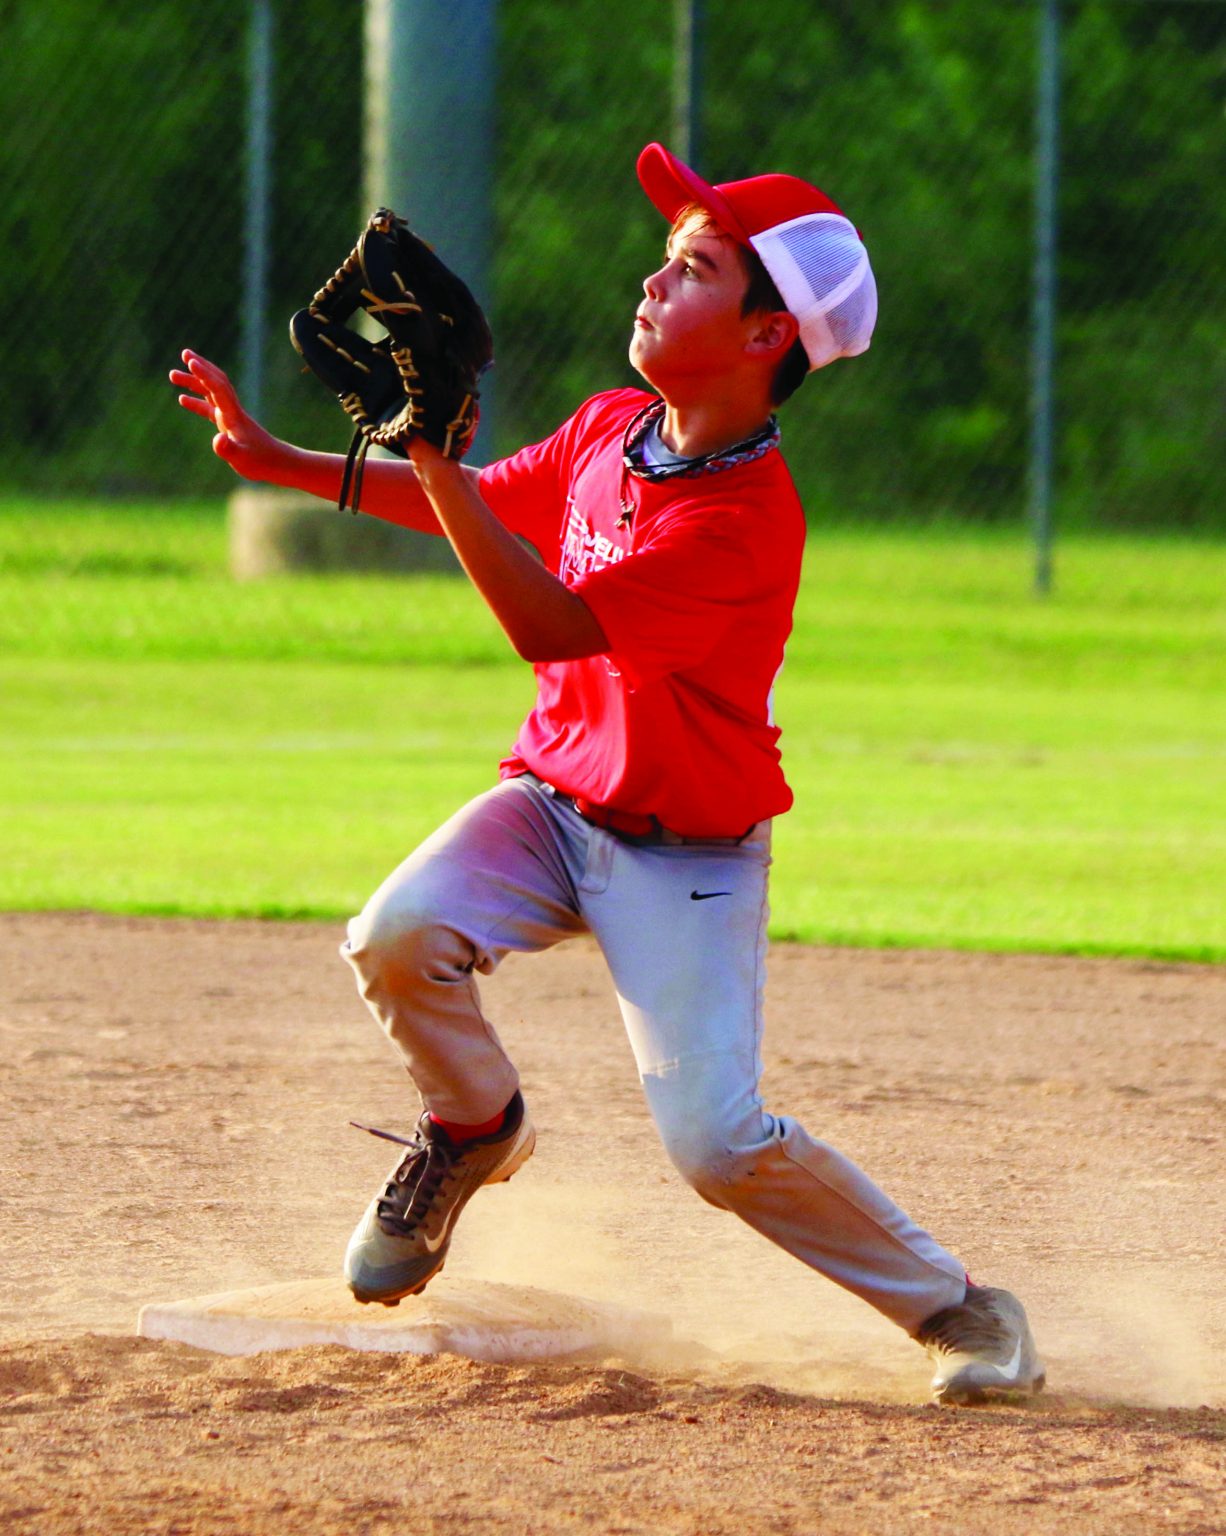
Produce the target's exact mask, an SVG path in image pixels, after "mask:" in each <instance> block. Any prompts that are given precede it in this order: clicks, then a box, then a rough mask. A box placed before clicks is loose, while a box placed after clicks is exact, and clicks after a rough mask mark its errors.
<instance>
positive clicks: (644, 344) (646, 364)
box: [629, 330, 660, 388]
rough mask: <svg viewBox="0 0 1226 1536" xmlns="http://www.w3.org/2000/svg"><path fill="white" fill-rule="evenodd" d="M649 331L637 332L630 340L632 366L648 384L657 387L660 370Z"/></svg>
mask: <svg viewBox="0 0 1226 1536" xmlns="http://www.w3.org/2000/svg"><path fill="white" fill-rule="evenodd" d="M650 335H651V333H650V332H649V331H637V330H636V331H635V333H634V335H633V336H631V338H630V351H629V358H630V366H631V367H632V368H633V369H634V371H635V372H636V373H638V374H641V375H642V377H643V378H644V379H646V381H647V382H648V384H650V385H652V386H653V388H654V387H657V375H658V374H659V373H660V369H659V368H658V367H657V366H656V365H657V363H658V361H659V360H658V358H657V357H656V354H655V351H654V349H653V348H652V346H651V343H650Z"/></svg>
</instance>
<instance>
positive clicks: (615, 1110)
mask: <svg viewBox="0 0 1226 1536" xmlns="http://www.w3.org/2000/svg"><path fill="white" fill-rule="evenodd" d="M340 937H341V932H340V928H339V926H338V925H326V924H304V925H274V924H259V923H226V924H223V923H191V922H185V921H177V920H176V921H157V920H147V919H123V918H102V917H95V916H90V915H71V914H68V915H9V916H5V917H0V1039H2V1041H3V1045H4V1050H3V1052H0V1076H2V1077H3V1081H4V1085H5V1089H6V1103H7V1113H6V1114H5V1116H4V1117H3V1121H2V1122H0V1167H2V1168H3V1192H2V1200H0V1232H2V1236H3V1245H2V1247H0V1276H2V1277H3V1285H2V1287H0V1527H2V1528H3V1529H4V1531H5V1532H6V1536H7V1533H9V1532H12V1533H14V1536H15V1533H19V1532H20V1533H26V1532H30V1533H34V1532H38V1533H40V1536H55V1533H61V1532H63V1533H67V1532H91V1533H92V1532H98V1533H102V1532H105V1533H108V1536H135V1533H138V1532H139V1533H144V1532H152V1531H159V1532H162V1531H164V1532H184V1533H187V1532H191V1533H221V1532H227V1533H235V1532H241V1533H251V1536H265V1533H271V1532H273V1531H276V1532H278V1533H281V1532H285V1531H287V1530H289V1531H293V1532H295V1533H299V1532H301V1533H319V1536H325V1533H326V1536H334V1533H335V1536H341V1533H345V1536H352V1533H372V1536H375V1533H378V1536H383V1533H392V1532H407V1531H412V1532H414V1533H431V1532H440V1533H441V1532H444V1531H446V1532H448V1533H449V1536H450V1533H457V1532H473V1533H478V1532H480V1533H489V1536H503V1533H512V1532H515V1533H519V1532H531V1533H552V1532H572V1531H574V1532H578V1531H592V1532H606V1531H607V1532H634V1533H637V1532H648V1531H650V1532H652V1533H655V1536H724V1533H729V1536H731V1533H733V1532H735V1533H737V1536H740V1533H742V1532H744V1531H745V1530H753V1531H761V1532H770V1533H810V1532H822V1533H830V1536H844V1533H851V1532H872V1533H878V1532H891V1531H911V1530H917V1531H918V1530H923V1531H943V1530H948V1531H958V1532H960V1533H965V1532H972V1533H973V1532H978V1531H989V1530H990V1531H992V1532H994V1533H1004V1536H1012V1533H1022V1532H1025V1533H1028V1536H1030V1533H1039V1536H1045V1533H1049V1532H1050V1533H1055V1532H1061V1533H1065V1532H1073V1533H1077V1536H1087V1533H1092V1532H1099V1531H1102V1532H1104V1533H1106V1532H1112V1533H1116V1532H1138V1533H1139V1532H1146V1533H1148V1532H1153V1531H1177V1532H1182V1533H1209V1532H1220V1531H1224V1530H1226V1515H1224V1514H1223V1509H1224V1506H1226V1315H1224V1311H1223V1302H1222V1297H1223V1294H1224V1293H1226V1263H1224V1262H1223V1260H1224V1255H1226V1236H1224V1234H1226V1178H1224V1174H1226V1158H1224V1156H1223V1148H1224V1146H1226V1140H1224V1138H1223V1109H1224V1107H1226V1061H1224V1057H1226V970H1224V969H1223V968H1221V967H1197V966H1190V965H1160V964H1148V963H1143V962H1132V961H1083V960H1073V959H1047V958H1042V957H1030V956H1027V957H1001V956H992V955H960V954H941V953H912V952H903V951H896V952H889V951H886V952H870V951H852V950H821V949H804V948H798V947H789V946H780V947H777V948H776V950H775V951H774V954H773V956H772V970H771V979H770V983H769V985H768V1027H767V1039H766V1052H765V1055H766V1063H767V1071H766V1082H765V1088H766V1098H767V1104H768V1107H769V1108H771V1109H773V1110H775V1111H776V1112H780V1113H782V1112H787V1113H790V1114H795V1115H796V1116H798V1117H799V1118H800V1119H802V1120H803V1121H804V1123H805V1124H806V1125H807V1126H808V1127H809V1128H810V1130H812V1131H813V1132H814V1134H816V1135H819V1136H822V1137H823V1138H825V1139H827V1140H829V1141H831V1142H833V1143H834V1144H835V1145H836V1146H838V1147H840V1148H841V1149H842V1150H843V1151H845V1152H847V1153H848V1154H850V1155H851V1156H852V1157H854V1158H855V1159H856V1160H857V1161H858V1162H859V1163H861V1165H862V1166H864V1167H865V1168H866V1169H867V1170H868V1171H869V1172H870V1173H871V1174H873V1175H874V1176H875V1177H876V1178H877V1179H878V1180H879V1182H881V1183H882V1184H883V1185H884V1186H885V1187H886V1188H887V1189H888V1190H889V1191H890V1192H891V1193H892V1194H894V1195H895V1196H896V1197H897V1198H898V1199H899V1200H900V1201H901V1203H902V1204H903V1205H904V1206H905V1207H906V1208H907V1209H908V1210H909V1211H910V1212H911V1214H913V1215H914V1216H915V1217H916V1218H917V1219H919V1220H920V1221H922V1222H923V1223H924V1224H925V1225H926V1226H928V1227H929V1228H931V1229H932V1230H933V1231H934V1232H935V1233H936V1235H937V1236H938V1237H939V1238H940V1239H941V1240H942V1241H943V1242H945V1243H946V1244H947V1245H948V1246H950V1247H951V1248H953V1249H954V1250H955V1251H956V1252H958V1253H959V1254H960V1255H961V1257H962V1258H963V1259H964V1260H965V1262H966V1263H967V1264H968V1266H969V1267H970V1270H971V1272H972V1274H973V1275H974V1276H975V1278H976V1279H978V1280H980V1281H982V1282H984V1283H994V1284H1003V1285H1006V1286H1009V1287H1010V1288H1012V1289H1015V1290H1016V1291H1018V1292H1019V1293H1020V1294H1021V1295H1022V1296H1023V1298H1024V1299H1025V1301H1026V1303H1027V1306H1028V1309H1029V1311H1030V1314H1031V1320H1032V1323H1033V1324H1034V1328H1035V1333H1036V1336H1037V1338H1038V1340H1039V1344H1040V1347H1041V1349H1042V1350H1043V1352H1044V1354H1045V1355H1046V1357H1047V1362H1048V1369H1049V1381H1050V1390H1049V1392H1048V1393H1047V1394H1046V1395H1045V1396H1044V1397H1043V1398H1041V1399H1039V1400H1037V1401H1036V1402H1035V1403H1034V1404H1032V1405H1028V1406H1025V1407H1020V1406H1008V1407H998V1408H994V1409H990V1410H972V1409H963V1410H939V1409H936V1408H934V1407H931V1406H928V1405H927V1404H926V1382H927V1376H928V1374H929V1373H928V1369H927V1365H926V1361H925V1359H924V1356H923V1354H922V1352H921V1351H920V1350H919V1349H918V1348H917V1347H916V1346H915V1345H914V1344H912V1343H911V1342H910V1341H909V1340H907V1339H906V1338H905V1337H903V1336H902V1335H901V1334H900V1333H899V1332H898V1331H897V1330H896V1329H894V1328H892V1327H891V1326H890V1325H889V1324H887V1323H885V1322H884V1321H882V1320H881V1319H879V1318H878V1317H876V1316H875V1314H873V1313H871V1312H870V1311H869V1310H868V1309H866V1308H865V1307H864V1306H863V1305H862V1304H860V1303H858V1302H856V1301H854V1299H852V1298H850V1297H848V1296H845V1295H843V1294H842V1293H840V1292H839V1291H837V1290H836V1289H835V1288H834V1287H832V1286H831V1285H829V1284H827V1283H826V1282H824V1281H822V1280H821V1279H819V1278H818V1277H816V1276H813V1275H811V1274H809V1273H808V1272H807V1271H806V1270H804V1269H803V1268H802V1267H801V1266H800V1265H798V1264H797V1263H796V1262H795V1261H794V1260H791V1259H789V1258H787V1257H786V1256H785V1255H783V1254H781V1253H778V1252H776V1251H774V1250H772V1249H770V1248H769V1247H768V1246H767V1245H766V1244H765V1243H764V1242H763V1241H762V1240H761V1239H760V1238H757V1237H755V1236H754V1234H752V1233H750V1232H749V1231H748V1230H747V1229H744V1228H742V1227H741V1226H740V1225H739V1224H738V1223H737V1222H736V1221H735V1220H734V1218H732V1217H729V1216H727V1215H723V1214H721V1213H719V1212H717V1211H715V1210H713V1209H711V1208H710V1207H707V1206H705V1205H703V1204H702V1202H700V1201H699V1200H698V1198H697V1197H696V1196H695V1195H693V1194H692V1193H691V1192H690V1191H689V1190H688V1189H687V1188H686V1187H685V1186H684V1185H683V1184H682V1183H681V1181H680V1180H679V1179H678V1177H677V1176H676V1175H675V1173H674V1172H673V1171H672V1169H671V1168H670V1166H669V1164H668V1162H667V1159H666V1158H665V1155H664V1153H663V1152H662V1150H661V1149H660V1147H659V1146H658V1144H657V1142H656V1140H655V1137H654V1133H653V1131H652V1129H651V1125H650V1122H649V1120H648V1118H647V1114H646V1110H645V1108H644V1106H643V1103H642V1099H641V1096H640V1092H639V1088H638V1084H637V1081H636V1078H635V1073H634V1067H633V1063H632V1060H631V1057H630V1052H629V1048H628V1046H627V1045H626V1043H625V1040H624V1037H623V1034H622V1031H621V1027H620V1022H619V1020H618V1017H617V1010H616V1005H615V1001H614V999H613V996H612V994H611V991H610V988H609V984H608V982H607V979H606V977H605V974H604V971H603V968H602V965H601V961H600V957H599V955H598V953H597V952H596V951H595V949H594V948H593V947H592V946H591V945H590V944H587V943H583V942H579V943H573V944H567V945H564V946H562V947H561V948H560V949H558V950H556V951H554V952H553V953H551V954H549V955H546V956H541V957H534V958H517V959H512V960H511V961H509V962H508V963H507V964H506V966H505V967H504V968H503V970H502V971H501V972H500V973H499V975H498V976H497V977H495V978H493V979H492V980H491V981H489V982H488V983H486V984H485V988H484V990H485V996H486V999H487V1004H488V1011H489V1013H490V1015H491V1017H492V1018H493V1020H494V1021H495V1023H496V1024H497V1026H498V1028H499V1031H500V1033H501V1034H502V1036H503V1038H504V1039H505V1040H506V1042H507V1044H508V1046H509V1048H510V1049H511V1051H512V1054H513V1055H514V1056H515V1058H516V1059H517V1061H518V1063H519V1065H520V1068H521V1071H522V1074H523V1079H524V1089H525V1094H526V1096H527V1097H528V1098H529V1100H530V1102H531V1104H532V1107H533V1112H534V1116H535V1118H536V1120H537V1123H538V1126H539V1128H540V1132H541V1138H540V1142H539V1146H538V1151H537V1154H536V1156H535V1158H534V1159H533V1161H532V1162H531V1164H529V1166H528V1167H527V1169H525V1170H524V1172H523V1173H522V1174H520V1175H519V1176H518V1177H517V1178H516V1180H515V1181H514V1183H512V1184H511V1185H509V1186H507V1187H505V1188H502V1189H495V1190H489V1191H485V1192H483V1193H482V1194H481V1196H480V1197H479V1198H478V1199H477V1200H476V1201H475V1202H474V1203H473V1205H472V1206H471V1207H470V1208H469V1209H468V1211H466V1212H465V1215H464V1218H463V1221H462V1223H461V1226H460V1228H459V1232H458V1236H457V1237H456V1240H455V1245H454V1248H453V1252H452V1258H451V1261H450V1264H449V1267H448V1270H447V1271H446V1273H445V1274H444V1275H442V1276H441V1277H440V1278H439V1279H438V1280H437V1281H436V1282H435V1284H436V1286H438V1287H440V1288H441V1287H444V1286H446V1284H447V1283H448V1279H449V1277H452V1276H468V1277H470V1278H482V1279H490V1280H498V1281H502V1282H506V1283H509V1284H524V1285H532V1286H541V1287H546V1288H549V1289H553V1290H556V1291H560V1292H564V1293H567V1294H573V1295H580V1296H587V1297H592V1298H595V1299H597V1300H601V1301H615V1302H622V1303H624V1304H627V1305H632V1306H635V1307H642V1308H646V1309H648V1310H650V1311H653V1312H657V1313H665V1314H667V1315H668V1316H669V1317H671V1319H672V1321H673V1324H674V1334H675V1339H676V1343H675V1346H674V1347H673V1348H671V1349H670V1350H667V1351H660V1350H653V1351H651V1352H646V1351H645V1352H644V1353H643V1355H642V1357H641V1358H624V1359H619V1360H569V1361H558V1362H551V1363H548V1364H540V1365H490V1364H478V1363H475V1362H472V1361H468V1360H463V1359H460V1358H457V1357H451V1356H442V1355H440V1356H428V1357H410V1356H386V1355H366V1354H356V1353H352V1352H348V1351H345V1350H342V1349H339V1348H309V1349H303V1350H297V1351H291V1352H287V1353H284V1354H275V1355H274V1354H270V1355H262V1356H254V1357H251V1358H248V1359H227V1358H224V1357H219V1356H215V1355H209V1354H205V1353H202V1352H199V1351H196V1350H192V1349H189V1348H187V1347H185V1346H182V1345H176V1344H166V1343H153V1342H150V1341H146V1340H139V1339H136V1338H135V1337H133V1336H132V1333H133V1329H134V1327H135V1321H136V1314H137V1311H138V1309H139V1307H140V1305H141V1304H142V1303H143V1302H147V1301H164V1300H171V1299H174V1298H177V1297H184V1296H191V1295H197V1294H203V1293H206V1292H214V1291H219V1290H225V1289H229V1288H233V1287H238V1286H246V1285H257V1284H265V1283H268V1282H272V1281H279V1280H289V1279H298V1278H306V1277H310V1276H316V1275H327V1274H330V1273H333V1272H334V1271H335V1269H336V1267H337V1265H338V1263H339V1259H340V1255H341V1253H342V1252H343V1249H344V1245H345V1241H346V1239H347V1237H348V1234H349V1231H350V1228H351V1227H352V1225H353V1222H354V1221H355V1220H356V1217H357V1216H358V1214H359V1213H360V1211H361V1209H362V1207H363V1206H364V1204H365V1202H366V1200H367V1199H368V1198H369V1196H370V1194H371V1192H372V1190H373V1189H374V1187H375V1185H376V1184H377V1183H378V1182H379V1180H380V1178H381V1177H382V1176H383V1175H384V1174H385V1173H386V1171H387V1165H388V1163H389V1161H390V1159H389V1155H388V1149H386V1148H385V1147H384V1146H383V1145H382V1144H380V1143H377V1142H375V1141H373V1140H372V1139H371V1138H369V1137H365V1136H362V1135H360V1134H359V1133H358V1132H356V1131H353V1130H350V1129H349V1128H348V1125H347V1122H348V1120H350V1119H351V1118H352V1119H358V1120H363V1121H365V1122H367V1123H371V1124H377V1125H387V1126H389V1127H390V1128H393V1129H396V1128H400V1129H407V1128H408V1127H409V1126H410V1124H411V1122H412V1119H413V1118H414V1115H415V1109H416V1102H415V1099H414V1096H413V1095H412V1092H411V1089H410V1086H409V1084H408V1082H407V1080H406V1079H405V1078H404V1077H403V1074H402V1073H401V1072H400V1071H399V1069H398V1067H397V1066H396V1064H395V1061H394V1058H393V1056H392V1054H391V1051H390V1048H389V1047H388V1046H387V1045H386V1044H385V1043H384V1042H383V1040H382V1038H381V1036H380V1035H379V1033H378V1031H377V1030H376V1028H375V1026H374V1025H373V1024H372V1023H371V1022H370V1021H369V1019H368V1018H367V1016H366V1014H365V1011H364V1009H363V1008H362V1006H361V1004H360V1002H359V1000H358V998H357V996H356V993H355V992H354V990H353V986H352V981H351V979H350V974H349V972H348V969H347V967H345V966H344V965H343V964H342V963H341V962H340V960H339V959H338V958H337V955H336V946H337V944H338V942H339V940H340Z"/></svg>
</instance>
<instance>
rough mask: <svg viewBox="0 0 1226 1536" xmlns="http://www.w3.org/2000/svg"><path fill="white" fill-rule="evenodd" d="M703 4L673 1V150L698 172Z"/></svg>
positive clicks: (700, 151) (698, 1) (691, 0)
mask: <svg viewBox="0 0 1226 1536" xmlns="http://www.w3.org/2000/svg"><path fill="white" fill-rule="evenodd" d="M704 11H705V4H704V0H674V27H673V141H672V144H671V146H670V147H671V149H672V151H673V153H674V154H675V155H677V156H678V158H679V159H681V160H684V161H685V163H686V164H687V165H689V166H693V168H694V169H695V170H698V168H699V162H700V160H701V159H702V61H703V33H704V30H705V28H704V21H705V16H704Z"/></svg>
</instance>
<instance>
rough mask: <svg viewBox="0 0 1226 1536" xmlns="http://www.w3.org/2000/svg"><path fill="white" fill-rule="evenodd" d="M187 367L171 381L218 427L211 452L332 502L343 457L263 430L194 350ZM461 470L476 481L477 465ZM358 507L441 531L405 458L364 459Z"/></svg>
mask: <svg viewBox="0 0 1226 1536" xmlns="http://www.w3.org/2000/svg"><path fill="white" fill-rule="evenodd" d="M183 361H184V363H185V365H186V367H185V368H175V369H173V370H172V371H171V375H170V382H171V383H172V384H175V385H177V386H178V388H179V389H180V390H183V391H184V393H182V394H180V396H179V404H180V405H181V406H183V408H184V409H185V410H188V411H192V412H193V413H194V414H195V415H197V416H201V417H203V418H204V420H205V421H208V422H211V423H212V424H213V426H214V427H215V428H216V436H215V437H214V438H213V452H214V453H215V454H217V456H218V458H221V459H224V460H225V461H226V463H227V464H229V465H230V467H231V469H233V470H234V472H235V473H236V474H238V475H241V476H242V477H243V479H245V480H256V481H260V482H261V483H263V484H265V485H282V486H287V487H289V488H290V489H292V490H297V491H305V492H306V493H307V494H308V495H311V496H319V497H321V498H322V499H323V500H324V501H330V502H332V504H333V505H335V504H336V501H337V498H338V497H339V496H340V490H341V477H342V475H343V474H344V468H345V458H344V455H343V454H339V453H315V452H312V451H311V450H309V449H306V448H297V447H295V446H294V444H293V443H287V442H285V441H283V440H282V439H281V438H278V437H274V436H273V435H272V433H271V432H266V431H265V430H264V428H263V427H262V426H260V424H259V422H258V421H256V419H255V417H254V416H252V415H250V414H249V412H247V411H245V410H244V409H243V407H242V404H241V402H240V401H239V398H238V393H237V391H236V390H235V388H234V385H233V384H232V383H231V382H230V380H229V378H228V377H227V376H226V374H225V373H223V372H222V370H221V369H220V368H218V367H217V365H216V364H215V363H210V362H209V361H208V359H207V358H204V357H201V356H200V355H199V354H198V353H196V352H191V351H185V352H184V353H183ZM465 474H466V476H467V477H468V478H470V479H471V480H472V482H473V485H474V486H475V485H476V480H477V471H476V470H475V469H469V470H466V471H465ZM362 510H363V512H370V513H372V514H373V515H374V516H376V517H381V518H384V519H385V520H387V521H389V522H393V523H400V524H401V525H402V526H404V527H407V528H415V529H417V530H418V532H421V533H436V534H437V533H442V531H443V530H442V529H441V528H440V527H439V525H438V522H437V521H436V519H435V516H434V512H433V510H432V509H431V506H430V503H429V501H428V500H427V498H426V497H425V496H424V495H423V493H422V490H421V487H420V485H419V484H418V483H417V474H416V472H415V470H414V468H413V465H412V464H410V463H409V462H408V461H407V460H404V459H394V460H393V459H368V460H367V461H366V468H365V471H364V478H363V481H362Z"/></svg>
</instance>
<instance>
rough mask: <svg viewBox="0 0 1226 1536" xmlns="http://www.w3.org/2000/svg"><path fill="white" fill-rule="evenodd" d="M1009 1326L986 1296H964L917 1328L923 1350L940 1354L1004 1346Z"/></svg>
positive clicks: (1009, 1337) (1010, 1332) (1009, 1338)
mask: <svg viewBox="0 0 1226 1536" xmlns="http://www.w3.org/2000/svg"><path fill="white" fill-rule="evenodd" d="M1013 1336H1014V1335H1013V1329H1012V1328H1011V1327H1010V1325H1009V1323H1008V1322H1007V1321H1006V1319H1005V1318H1003V1317H1001V1315H1000V1313H999V1312H998V1311H997V1310H996V1308H995V1307H994V1306H993V1305H992V1302H991V1300H990V1299H989V1298H986V1297H985V1298H983V1299H980V1298H978V1297H975V1298H968V1299H967V1300H966V1301H963V1302H961V1303H959V1305H958V1306H956V1307H946V1308H945V1309H944V1311H942V1312H938V1313H937V1314H936V1316H935V1317H930V1318H929V1319H928V1321H927V1322H926V1323H925V1324H924V1326H923V1328H922V1329H921V1331H920V1335H919V1341H920V1343H921V1344H923V1345H924V1347H925V1348H926V1349H929V1350H934V1351H937V1352H939V1353H942V1354H972V1355H973V1354H980V1353H983V1352H988V1351H992V1350H997V1349H1001V1348H1005V1349H1007V1348H1008V1347H1009V1345H1010V1343H1011V1342H1012V1340H1013Z"/></svg>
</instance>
